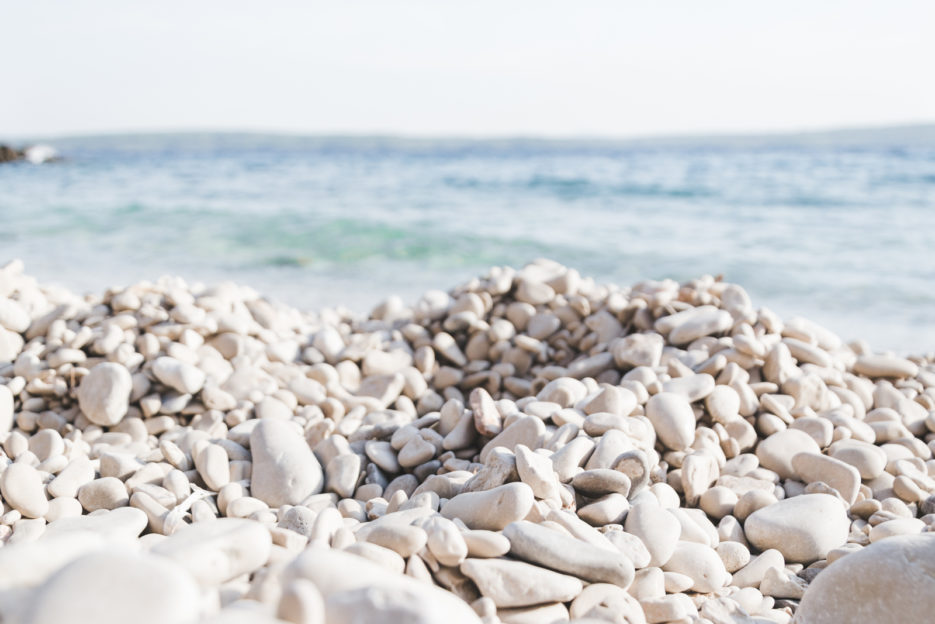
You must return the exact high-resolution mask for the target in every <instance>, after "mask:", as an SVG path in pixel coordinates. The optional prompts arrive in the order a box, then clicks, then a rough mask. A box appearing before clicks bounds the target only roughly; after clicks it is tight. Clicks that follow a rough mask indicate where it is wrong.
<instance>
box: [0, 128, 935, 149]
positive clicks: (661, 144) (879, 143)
mask: <svg viewBox="0 0 935 624" xmlns="http://www.w3.org/2000/svg"><path fill="white" fill-rule="evenodd" d="M131 139H138V140H139V141H140V142H141V143H146V144H154V143H159V142H167V143H174V142H178V141H185V142H186V143H189V142H191V143H198V142H204V143H210V144H222V145H224V146H225V147H236V146H237V144H239V143H240V144H250V145H256V142H257V141H258V140H263V141H269V142H270V143H272V144H275V145H276V146H277V147H289V146H294V147H309V146H315V145H328V144H340V145H343V146H351V145H353V146H357V147H362V148H363V147H365V148H374V147H407V148H417V147H419V146H422V145H424V146H432V147H433V148H437V147H439V146H451V147H456V146H470V145H472V144H483V145H485V146H488V147H489V146H502V147H504V148H516V147H522V146H526V145H528V146H530V147H538V148H542V147H549V146H556V147H562V148H574V147H576V146H578V147H582V148H585V147H594V146H601V147H608V148H613V147H620V148H654V147H658V148H668V147H677V148H679V147H680V148H691V147H711V146H717V147H736V148H757V147H832V146H833V147H885V146H893V147H907V148H910V147H935V123H921V124H904V125H886V126H868V127H845V128H831V129H824V130H808V131H790V132H757V133H712V134H681V135H678V134H676V135H655V136H636V137H592V136H569V137H547V136H526V135H518V136H476V137H472V136H459V135H439V136H420V135H404V134H400V135H397V134H392V133H359V134H358V133H338V134H324V133H305V132H284V131H272V132H265V131H259V130H258V131H243V130H168V131H115V132H101V133H78V134H61V135H33V136H22V137H2V136H0V141H3V142H15V143H34V142H39V141H42V142H46V143H53V144H55V145H61V146H64V147H67V146H69V145H77V144H80V145H82V146H92V145H93V146H106V145H108V144H112V143H115V142H120V143H121V144H124V145H125V144H126V142H127V141H128V140H131Z"/></svg>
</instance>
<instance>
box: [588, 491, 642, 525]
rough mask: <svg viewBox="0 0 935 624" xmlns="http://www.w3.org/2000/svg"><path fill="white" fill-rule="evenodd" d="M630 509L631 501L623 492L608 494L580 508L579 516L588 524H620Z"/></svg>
mask: <svg viewBox="0 0 935 624" xmlns="http://www.w3.org/2000/svg"><path fill="white" fill-rule="evenodd" d="M629 510H630V501H628V500H627V497H626V496H624V495H623V494H616V493H614V494H606V495H604V496H602V497H601V498H599V499H597V500H595V501H594V502H591V503H588V504H587V505H583V506H581V507H579V508H578V510H577V514H578V517H579V518H581V519H582V520H584V521H585V522H587V523H588V524H590V525H592V526H596V527H601V526H604V525H607V524H620V523H622V522H623V520H624V518H626V516H627V512H628V511H629Z"/></svg>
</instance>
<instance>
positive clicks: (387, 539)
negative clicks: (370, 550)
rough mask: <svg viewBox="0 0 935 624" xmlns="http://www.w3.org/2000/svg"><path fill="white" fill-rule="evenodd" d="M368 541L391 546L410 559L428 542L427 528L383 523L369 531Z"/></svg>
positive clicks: (386, 546) (393, 549) (385, 546)
mask: <svg viewBox="0 0 935 624" xmlns="http://www.w3.org/2000/svg"><path fill="white" fill-rule="evenodd" d="M367 541H368V542H370V543H371V544H376V545H377V546H383V547H384V548H389V549H390V550H392V551H395V552H396V553H398V554H399V555H400V556H401V557H403V558H406V559H408V558H409V557H411V556H412V555H414V554H415V553H417V552H419V551H420V550H422V548H423V547H424V546H425V545H426V543H427V542H428V534H426V532H425V529H423V528H421V527H417V526H411V525H397V526H394V525H383V526H378V527H375V528H374V529H373V530H371V531H369V532H368V533H367Z"/></svg>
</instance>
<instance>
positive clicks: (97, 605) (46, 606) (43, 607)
mask: <svg viewBox="0 0 935 624" xmlns="http://www.w3.org/2000/svg"><path fill="white" fill-rule="evenodd" d="M200 604H201V596H200V594H199V591H198V586H197V585H196V584H195V583H194V582H193V580H192V579H191V577H190V576H189V575H188V574H187V573H186V572H185V570H184V569H182V568H180V567H179V566H177V565H175V564H174V563H172V562H171V561H168V560H166V559H163V558H161V557H156V556H153V555H147V554H133V553H122V552H108V553H104V552H101V553H93V554H88V555H85V556H83V557H80V558H78V559H76V560H74V561H72V562H71V563H69V564H68V565H66V566H65V567H64V568H62V569H61V570H59V571H58V572H56V573H55V574H53V575H52V576H51V577H50V578H49V579H48V580H46V581H45V582H44V583H43V584H42V585H40V586H39V588H38V589H37V590H36V592H35V594H34V595H33V596H32V598H31V600H30V601H29V605H28V606H27V608H26V612H25V614H24V615H23V618H22V622H23V623H24V624H60V623H61V622H94V623H95V624H126V622H133V623H134V624H175V623H177V624H186V623H188V622H191V621H192V619H193V615H194V614H197V613H198V612H199V608H200Z"/></svg>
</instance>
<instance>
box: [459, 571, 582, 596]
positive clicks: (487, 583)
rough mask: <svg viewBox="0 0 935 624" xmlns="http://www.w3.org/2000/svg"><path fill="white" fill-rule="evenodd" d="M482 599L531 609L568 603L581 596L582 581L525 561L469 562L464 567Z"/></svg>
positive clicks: (465, 572)
mask: <svg viewBox="0 0 935 624" xmlns="http://www.w3.org/2000/svg"><path fill="white" fill-rule="evenodd" d="M461 571H462V572H463V573H464V574H466V575H467V576H468V577H470V578H471V580H473V581H474V583H475V584H476V585H477V588H478V589H479V590H480V593H481V595H482V596H486V597H488V598H490V599H491V600H493V601H494V604H496V605H497V607H528V606H531V605H536V604H541V603H545V602H567V601H569V600H572V599H574V598H575V597H576V596H577V595H578V594H580V593H581V590H582V588H583V585H582V583H581V580H580V579H577V578H575V577H573V576H567V575H565V574H559V573H558V572H552V571H550V570H546V569H544V568H540V567H537V566H534V565H530V564H528V563H524V562H522V561H508V560H505V559H467V560H465V561H464V563H462V564H461Z"/></svg>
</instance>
